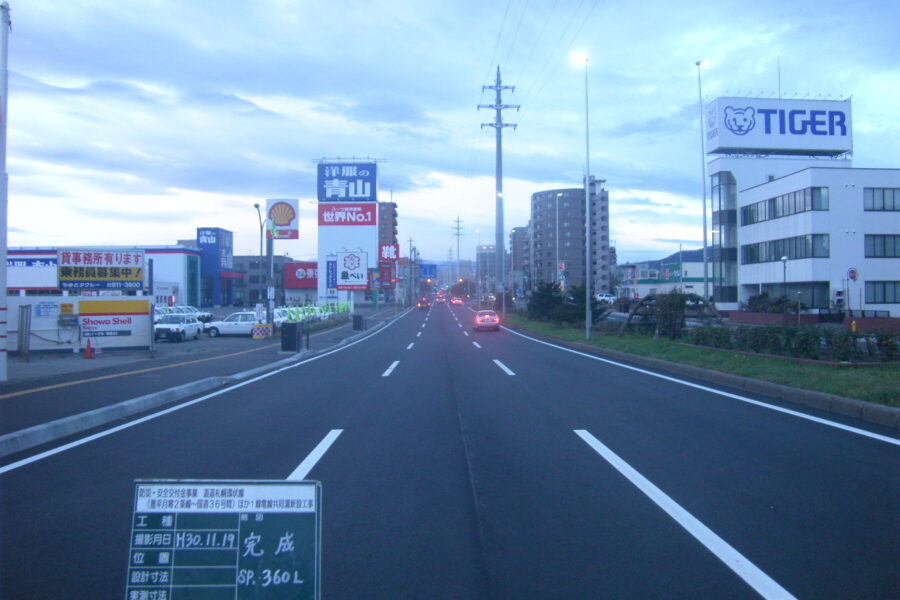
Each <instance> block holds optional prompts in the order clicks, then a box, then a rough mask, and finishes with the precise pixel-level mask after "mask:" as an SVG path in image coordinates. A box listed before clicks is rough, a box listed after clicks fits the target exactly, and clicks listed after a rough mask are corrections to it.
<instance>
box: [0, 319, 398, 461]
mask: <svg viewBox="0 0 900 600" xmlns="http://www.w3.org/2000/svg"><path fill="white" fill-rule="evenodd" d="M403 314H405V313H400V315H397V316H396V317H394V318H397V317H399V316H402V315H403ZM385 323H386V321H379V322H378V323H376V324H375V325H373V326H372V327H370V328H369V329H367V330H365V331H363V332H360V333H357V334H354V335H351V336H350V337H347V338H344V339H343V340H341V341H340V342H338V343H337V344H335V345H334V346H331V347H329V348H323V349H322V350H304V351H301V352H298V353H297V354H295V355H293V356H289V357H287V358H283V359H281V360H277V361H275V362H273V363H269V364H266V365H261V366H259V367H254V368H252V369H249V370H247V371H242V372H240V373H235V374H234V375H226V376H221V377H207V378H206V379H200V380H198V381H192V382H191V383H185V384H183V385H179V386H175V387H172V388H169V389H166V390H162V391H159V392H153V393H151V394H146V395H144V396H139V397H137V398H132V399H131V400H124V401H122V402H118V403H116V404H111V405H109V406H103V407H100V408H97V409H94V410H91V411H87V412H83V413H79V414H77V415H71V416H68V417H63V418H61V419H56V420H55V421H50V422H48V423H41V424H40V425H34V426H33V427H28V428H26V429H20V430H19V431H13V432H12V433H7V434H6V435H2V436H0V458H2V457H4V456H8V455H10V454H15V453H16V452H21V451H23V450H28V449H29V448H34V447H35V446H39V445H41V444H45V443H47V442H52V441H53V440H57V439H60V438H64V437H66V436H70V435H73V434H76V433H80V432H82V431H86V430H88V429H92V428H94V427H99V426H101V425H106V424H107V423H111V422H113V421H118V420H120V419H125V418H128V417H130V416H132V415H136V414H138V413H141V412H144V411H146V410H150V409H152V408H158V407H160V406H163V405H166V404H172V403H175V402H178V401H179V400H184V399H185V398H188V397H190V396H194V395H196V394H202V393H203V392H208V391H209V390H212V389H215V388H217V387H221V386H224V385H227V384H229V383H236V382H238V381H241V380H243V379H248V378H250V377H254V376H256V375H259V374H262V373H267V372H269V371H274V370H277V369H279V368H281V367H284V366H288V365H291V364H294V363H297V362H301V361H303V360H306V359H308V358H312V357H314V356H318V355H319V354H324V353H326V352H330V351H332V350H334V349H336V348H340V347H343V346H346V345H347V344H350V343H352V342H355V341H357V340H360V339H362V338H364V337H368V336H370V335H372V334H374V333H375V332H377V331H378V330H379V329H381V328H383V327H384V326H385Z"/></svg>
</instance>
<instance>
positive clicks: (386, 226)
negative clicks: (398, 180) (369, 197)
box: [378, 202, 397, 244]
mask: <svg viewBox="0 0 900 600" xmlns="http://www.w3.org/2000/svg"><path fill="white" fill-rule="evenodd" d="M378 243H379V244H396V243H397V203H396V202H379V203H378Z"/></svg>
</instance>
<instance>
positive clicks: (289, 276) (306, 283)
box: [284, 262, 319, 290]
mask: <svg viewBox="0 0 900 600" xmlns="http://www.w3.org/2000/svg"><path fill="white" fill-rule="evenodd" d="M318 279H319V266H318V263H315V262H289V263H284V289H286V290H314V289H316V287H317V285H318Z"/></svg>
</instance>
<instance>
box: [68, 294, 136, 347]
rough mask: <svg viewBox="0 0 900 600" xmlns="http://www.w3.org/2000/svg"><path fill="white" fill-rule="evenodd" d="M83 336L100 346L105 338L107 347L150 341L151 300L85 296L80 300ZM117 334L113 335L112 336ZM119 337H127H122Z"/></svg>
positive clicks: (79, 322)
mask: <svg viewBox="0 0 900 600" xmlns="http://www.w3.org/2000/svg"><path fill="white" fill-rule="evenodd" d="M78 325H79V327H80V328H81V337H82V338H84V339H93V344H94V346H95V347H96V346H97V342H98V341H99V340H102V339H106V340H109V342H108V343H104V344H103V346H105V347H129V346H144V345H147V340H148V339H150V329H151V327H152V325H151V322H150V302H149V300H125V299H121V300H81V301H80V302H79V303H78ZM111 338H113V339H111ZM117 338H123V339H121V340H119V339H117Z"/></svg>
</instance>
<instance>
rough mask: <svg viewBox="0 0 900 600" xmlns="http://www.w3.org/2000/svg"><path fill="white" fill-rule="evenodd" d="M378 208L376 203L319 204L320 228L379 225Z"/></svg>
mask: <svg viewBox="0 0 900 600" xmlns="http://www.w3.org/2000/svg"><path fill="white" fill-rule="evenodd" d="M377 217H378V207H377V204H376V203H375V202H360V203H356V202H337V203H322V202H320V203H319V226H320V227H323V226H328V225H368V226H370V227H372V226H375V225H377V224H378V221H377Z"/></svg>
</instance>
